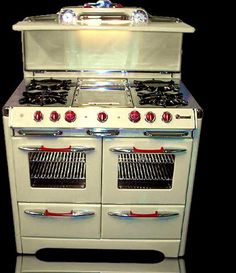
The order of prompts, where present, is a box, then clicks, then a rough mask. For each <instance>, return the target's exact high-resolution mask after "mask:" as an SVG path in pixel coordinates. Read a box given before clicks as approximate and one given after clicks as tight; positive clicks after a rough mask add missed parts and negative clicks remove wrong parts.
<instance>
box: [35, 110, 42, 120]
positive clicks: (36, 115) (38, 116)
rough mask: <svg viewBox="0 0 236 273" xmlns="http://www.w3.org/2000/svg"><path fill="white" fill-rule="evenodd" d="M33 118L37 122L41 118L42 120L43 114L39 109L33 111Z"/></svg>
mask: <svg viewBox="0 0 236 273" xmlns="http://www.w3.org/2000/svg"><path fill="white" fill-rule="evenodd" d="M34 120H35V121H37V122H40V121H41V120H43V114H42V112H41V111H36V112H35V113H34Z"/></svg>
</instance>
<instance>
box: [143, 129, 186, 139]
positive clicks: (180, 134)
mask: <svg viewBox="0 0 236 273" xmlns="http://www.w3.org/2000/svg"><path fill="white" fill-rule="evenodd" d="M143 134H144V135H145V136H148V137H163V138H167V137H168V138H171V137H173V138H174V137H187V136H188V135H189V132H188V131H176V132H165V131H159V132H156V131H146V132H144V133H143Z"/></svg>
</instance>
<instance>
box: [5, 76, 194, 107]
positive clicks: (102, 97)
mask: <svg viewBox="0 0 236 273" xmlns="http://www.w3.org/2000/svg"><path fill="white" fill-rule="evenodd" d="M8 105H9V106H22V107H24V106H26V107H34V106H37V107H38V106H41V107H93V106H96V107H108V108H110V107H116V108H134V107H135V108H194V107H195V106H196V105H197V103H196V101H195V100H194V98H193V97H192V95H191V94H190V93H189V91H188V90H187V89H186V87H185V86H184V85H183V83H181V82H180V83H179V82H177V81H176V82H174V81H170V80H167V79H142V80H137V79H108V78H107V79H94V78H91V79H89V78H88V79H77V78H69V79H68V78H62V79H61V78H60V79H58V78H37V79H33V78H32V79H31V78H27V79H25V80H23V82H22V83H21V84H20V86H19V87H18V88H17V90H16V91H15V92H14V93H13V95H12V96H11V98H10V99H9V101H8Z"/></svg>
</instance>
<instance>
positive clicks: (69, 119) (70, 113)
mask: <svg viewBox="0 0 236 273" xmlns="http://www.w3.org/2000/svg"><path fill="white" fill-rule="evenodd" d="M65 120H66V121H67V122H74V121H75V120H76V114H75V112H74V111H67V112H66V113H65Z"/></svg>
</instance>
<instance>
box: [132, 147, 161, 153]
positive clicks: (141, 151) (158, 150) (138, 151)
mask: <svg viewBox="0 0 236 273" xmlns="http://www.w3.org/2000/svg"><path fill="white" fill-rule="evenodd" d="M133 152H134V153H150V154H154V153H158V154H163V153H164V152H165V149H164V148H163V147H161V149H157V150H143V149H138V148H135V147H133Z"/></svg>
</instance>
